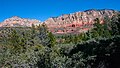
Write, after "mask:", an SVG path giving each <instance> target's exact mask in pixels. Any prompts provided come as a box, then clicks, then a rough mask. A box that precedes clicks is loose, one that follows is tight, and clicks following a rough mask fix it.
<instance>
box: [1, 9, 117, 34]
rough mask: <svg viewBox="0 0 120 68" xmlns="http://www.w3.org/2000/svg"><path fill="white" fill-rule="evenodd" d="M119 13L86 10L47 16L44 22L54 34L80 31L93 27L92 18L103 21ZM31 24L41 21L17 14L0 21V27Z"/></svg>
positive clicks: (29, 25)
mask: <svg viewBox="0 0 120 68" xmlns="http://www.w3.org/2000/svg"><path fill="white" fill-rule="evenodd" d="M117 13H119V12H118V11H115V10H106V9H105V10H86V11H84V12H76V13H72V14H64V15H62V16H59V17H52V18H48V19H47V20H46V21H44V23H45V24H46V25H47V27H48V29H49V31H51V32H52V33H55V34H64V33H80V32H83V31H87V30H89V29H91V28H92V27H93V24H94V19H96V18H99V20H100V23H101V24H102V23H104V18H105V17H109V18H111V17H112V16H113V15H116V14H117ZM32 24H34V25H39V24H41V22H40V21H39V20H36V19H24V18H20V17H17V16H14V17H12V18H8V19H6V20H4V21H3V22H2V23H0V27H31V26H32Z"/></svg>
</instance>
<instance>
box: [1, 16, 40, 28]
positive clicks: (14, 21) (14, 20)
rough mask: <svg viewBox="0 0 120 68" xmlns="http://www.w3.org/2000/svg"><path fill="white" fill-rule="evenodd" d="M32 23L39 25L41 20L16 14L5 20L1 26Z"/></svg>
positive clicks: (29, 24) (25, 25)
mask: <svg viewBox="0 0 120 68" xmlns="http://www.w3.org/2000/svg"><path fill="white" fill-rule="evenodd" d="M32 24H34V25H39V24H40V21H39V20H36V19H25V18H20V17H18V16H14V17H11V18H8V19H6V20H4V21H3V22H2V23H1V24H0V27H31V26H32Z"/></svg>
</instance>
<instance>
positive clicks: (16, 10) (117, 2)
mask: <svg viewBox="0 0 120 68" xmlns="http://www.w3.org/2000/svg"><path fill="white" fill-rule="evenodd" d="M88 9H114V10H120V0H0V22H2V21H3V20H4V19H6V18H10V17H12V16H19V17H22V18H31V19H38V20H41V21H44V20H46V19H48V18H49V17H56V16H60V15H62V14H69V13H74V12H77V11H84V10H88Z"/></svg>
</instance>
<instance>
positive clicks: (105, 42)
mask: <svg viewBox="0 0 120 68" xmlns="http://www.w3.org/2000/svg"><path fill="white" fill-rule="evenodd" d="M94 22H95V23H94V24H93V27H94V28H92V29H91V30H89V31H87V32H82V33H80V34H62V35H59V34H57V35H56V34H55V35H54V34H52V32H50V31H49V30H47V29H48V27H47V25H45V24H42V25H39V26H37V27H35V26H34V25H32V27H24V28H23V27H1V28H0V68H7V67H8V68H20V67H22V68H114V67H115V68H119V67H120V66H119V65H120V62H119V61H120V59H119V57H120V55H119V54H120V47H119V44H120V15H119V14H118V15H115V16H113V17H112V18H108V17H105V20H104V22H105V23H104V24H100V19H99V18H95V19H94Z"/></svg>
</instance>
